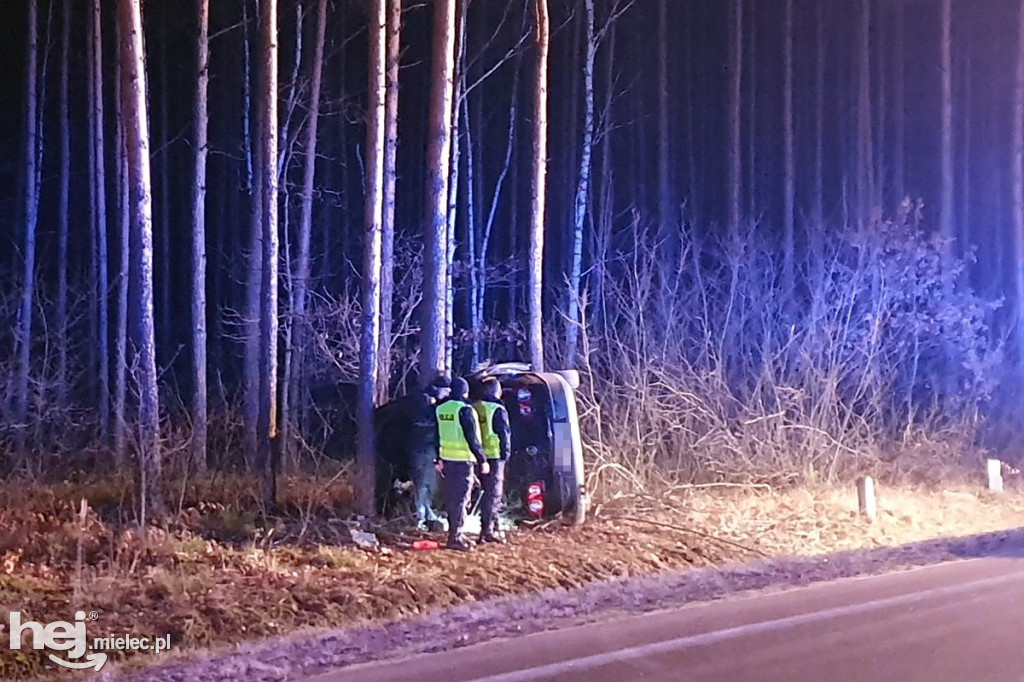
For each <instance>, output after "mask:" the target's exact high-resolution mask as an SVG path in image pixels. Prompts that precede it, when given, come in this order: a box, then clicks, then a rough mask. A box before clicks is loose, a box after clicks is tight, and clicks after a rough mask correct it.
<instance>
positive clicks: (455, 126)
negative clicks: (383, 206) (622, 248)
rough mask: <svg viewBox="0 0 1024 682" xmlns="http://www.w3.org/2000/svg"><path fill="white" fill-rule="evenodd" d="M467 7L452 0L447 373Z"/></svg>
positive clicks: (452, 325) (450, 361)
mask: <svg viewBox="0 0 1024 682" xmlns="http://www.w3.org/2000/svg"><path fill="white" fill-rule="evenodd" d="M468 9H469V2H468V0H456V6H455V11H456V17H457V19H456V29H455V41H454V43H455V47H454V49H453V51H454V54H455V55H456V57H455V60H454V64H455V66H454V69H453V72H452V85H453V93H452V109H451V119H450V121H451V123H450V125H451V129H450V133H449V137H450V138H451V145H450V152H449V153H450V161H449V164H448V172H449V177H448V219H447V224H446V226H445V261H444V282H445V284H444V320H445V322H444V339H445V344H444V371H445V372H446V373H448V374H449V375H450V374H451V372H452V365H453V361H454V353H455V250H456V246H457V243H456V235H455V228H456V223H457V218H458V207H459V171H460V168H461V165H460V163H459V160H460V158H461V157H460V153H461V149H462V145H461V144H460V143H461V140H462V137H461V134H460V129H459V110H460V104H459V103H460V102H462V98H463V89H464V88H465V85H466V77H465V72H464V70H463V65H464V63H465V61H466V44H465V41H463V40H461V37H462V36H463V35H465V32H466V14H467V11H468Z"/></svg>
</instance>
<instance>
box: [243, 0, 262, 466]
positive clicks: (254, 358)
mask: <svg viewBox="0 0 1024 682" xmlns="http://www.w3.org/2000/svg"><path fill="white" fill-rule="evenodd" d="M248 4H249V0H243V2H242V7H243V14H242V17H243V19H246V10H245V8H246V7H247V6H248ZM257 67H258V65H257V62H256V60H255V59H254V57H253V55H252V50H251V38H250V34H249V31H248V22H246V31H245V103H244V106H243V110H244V111H245V112H246V114H243V116H244V123H243V129H244V136H245V143H246V172H247V185H248V189H249V248H248V258H247V261H248V267H247V268H246V287H245V322H244V324H245V367H244V370H245V372H244V373H245V381H244V396H243V410H244V416H245V430H244V433H245V440H246V447H245V457H246V460H247V462H249V463H250V464H254V463H256V461H257V458H258V450H259V418H260V286H261V283H262V278H263V207H262V201H263V199H262V197H263V180H262V176H263V170H262V169H263V154H262V152H261V150H260V144H259V143H258V139H259V134H258V131H260V130H261V129H262V126H263V124H262V118H263V116H262V114H261V112H260V110H259V105H258V104H257V103H256V101H255V100H254V98H253V96H252V81H253V78H254V76H253V71H254V70H257ZM257 75H258V72H257ZM248 112H252V113H253V115H252V117H251V119H252V120H250V117H249V116H248ZM254 131H255V132H256V135H253V132H254ZM254 137H255V138H256V139H255V140H254V139H253V138H254Z"/></svg>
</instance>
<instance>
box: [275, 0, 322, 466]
mask: <svg viewBox="0 0 1024 682" xmlns="http://www.w3.org/2000/svg"><path fill="white" fill-rule="evenodd" d="M326 38H327V0H319V3H318V9H317V28H316V43H315V45H314V47H313V80H312V84H311V92H310V96H309V98H310V99H309V123H308V124H307V125H306V139H305V141H304V144H303V146H304V148H305V150H306V159H305V161H306V164H305V166H304V167H303V175H302V205H301V208H300V211H301V215H300V216H299V253H298V257H297V263H296V268H295V282H294V284H293V286H294V300H295V310H294V311H293V316H292V324H291V330H292V331H291V337H292V339H291V344H290V355H291V367H290V370H291V371H290V381H289V385H288V393H289V395H290V396H291V397H290V400H289V401H288V402H289V403H290V404H291V405H298V404H299V401H300V396H301V394H302V377H303V375H304V372H303V370H302V366H303V362H302V360H303V357H304V355H305V348H306V326H307V322H306V307H307V305H308V298H309V277H310V241H311V239H312V234H313V181H314V180H315V178H316V151H317V131H318V128H319V120H320V93H321V85H322V83H323V72H324V69H323V62H324V43H325V42H326ZM282 426H284V427H286V428H288V429H291V428H293V427H294V424H293V423H292V422H291V421H290V422H289V423H287V424H283V425H282ZM288 440H291V438H290V437H289V438H288ZM282 447H283V449H284V452H285V462H284V467H285V470H287V471H289V472H292V471H295V470H296V469H297V466H298V463H297V462H295V461H294V455H293V453H294V450H295V449H294V448H293V447H292V445H291V443H290V442H283V443H282Z"/></svg>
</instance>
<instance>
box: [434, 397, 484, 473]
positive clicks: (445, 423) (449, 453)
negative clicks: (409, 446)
mask: <svg viewBox="0 0 1024 682" xmlns="http://www.w3.org/2000/svg"><path fill="white" fill-rule="evenodd" d="M464 407H466V403H464V402H462V401H460V400H448V401H445V402H443V403H441V404H440V405H438V406H437V407H436V408H435V409H434V414H435V415H436V416H437V435H438V436H439V440H440V444H441V453H440V454H441V459H446V460H448V461H450V462H472V461H474V460H475V459H476V458H475V457H474V456H473V452H472V451H471V450H470V449H469V443H467V442H466V437H465V436H464V435H463V433H462V425H461V424H460V423H459V412H460V411H461V410H462V408H464Z"/></svg>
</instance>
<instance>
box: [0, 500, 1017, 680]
mask: <svg viewBox="0 0 1024 682" xmlns="http://www.w3.org/2000/svg"><path fill="white" fill-rule="evenodd" d="M11 488H13V486H12V487H11ZM73 493H74V494H72V493H70V492H69V493H68V494H66V495H56V494H54V493H53V492H52V491H51V492H47V489H36V490H32V491H26V490H19V491H17V494H16V499H15V493H14V492H12V489H9V488H4V487H2V486H0V614H4V615H0V625H4V622H3V620H2V619H3V618H5V616H6V614H5V613H4V612H10V611H20V612H22V613H23V617H24V619H26V620H28V619H31V620H34V621H37V622H43V623H45V622H53V621H58V620H67V619H69V617H70V616H72V615H73V614H74V612H75V611H76V610H80V609H81V610H85V611H87V612H90V611H95V612H97V614H98V619H97V623H96V624H95V625H93V626H90V627H93V628H95V629H96V632H97V633H104V632H108V631H110V632H122V631H125V632H126V633H129V634H132V635H134V636H154V635H156V636H162V635H166V634H170V635H171V642H172V647H171V648H172V651H173V652H174V653H172V654H169V655H163V654H162V655H161V661H162V662H164V663H166V662H168V661H170V660H173V657H175V656H183V655H187V654H189V653H190V652H196V651H199V650H203V649H219V648H223V647H228V646H231V645H236V644H241V643H245V642H252V641H258V640H271V639H273V638H277V637H281V636H284V635H289V634H292V633H295V632H298V631H302V630H306V629H309V628H327V627H337V626H338V624H342V623H343V624H346V625H348V626H357V625H359V624H373V623H388V622H398V621H401V620H403V619H406V618H408V617H410V616H416V615H425V614H430V613H436V612H439V611H440V610H442V609H446V608H449V607H456V606H459V605H462V604H473V603H478V602H483V601H485V600H491V599H493V598H496V597H504V596H517V597H518V596H525V595H530V594H534V593H537V592H541V591H544V590H551V589H576V588H581V587H584V586H587V585H592V584H597V583H600V582H602V581H607V580H612V579H618V578H636V577H642V576H653V575H661V574H665V573H669V572H673V571H679V570H683V569H691V568H702V567H713V566H720V565H723V564H733V565H738V564H746V563H749V562H751V561H758V560H761V557H762V555H769V556H772V557H779V556H805V557H806V556H815V555H821V554H824V553H827V552H833V551H838V550H856V549H864V548H868V549H871V548H876V547H884V546H893V547H895V546H904V545H907V543H912V542H917V541H922V540H929V539H932V538H936V537H958V536H965V535H971V534H974V533H981V532H989V531H998V530H1005V529H1010V528H1019V527H1024V495H1022V494H1021V493H1020V492H1017V491H1013V490H1008V491H1007V492H1006V493H1004V494H1002V495H994V494H991V493H988V492H987V491H984V490H980V489H979V490H975V489H971V488H966V487H963V488H957V489H938V490H934V489H933V490H924V489H908V490H888V489H884V490H881V491H879V497H878V517H877V518H876V519H874V520H873V521H872V520H868V519H865V518H864V517H861V516H860V515H858V513H857V500H856V495H855V493H854V491H853V489H852V488H851V489H850V490H846V489H845V488H844V489H819V490H792V491H787V492H777V491H771V490H738V491H710V490H690V491H686V492H684V493H680V494H675V495H673V494H665V495H662V496H660V497H658V498H647V499H638V500H620V501H617V502H614V503H607V504H605V505H604V506H603V507H602V508H601V510H600V513H597V514H596V515H593V516H592V518H591V520H589V521H588V522H587V523H586V524H584V525H583V526H580V527H570V526H564V525H562V524H560V523H557V522H555V523H549V522H544V523H538V524H535V525H533V526H532V527H528V526H526V525H523V526H521V527H520V529H519V530H518V531H516V532H513V533H510V534H509V544H507V545H484V546H480V547H477V548H476V549H475V551H473V552H470V553H460V552H451V551H447V550H446V549H444V548H443V542H444V536H443V534H438V533H426V532H422V531H416V530H415V529H413V528H412V527H411V526H412V525H413V524H410V523H408V522H407V523H406V524H405V525H404V526H402V525H401V524H394V525H393V526H389V525H386V524H385V525H380V526H378V525H374V526H372V527H366V526H365V525H364V524H349V523H348V522H345V521H344V520H341V519H337V518H331V517H330V516H324V517H322V518H305V519H297V520H295V521H291V522H287V523H285V522H279V523H278V525H277V526H275V527H274V528H273V529H272V530H274V529H277V528H279V530H275V532H273V533H268V532H264V531H262V530H261V527H260V526H259V522H258V519H255V518H254V517H250V516H247V515H245V514H244V513H242V512H240V511H238V510H236V509H234V508H231V507H229V506H227V505H224V504H221V503H215V502H203V503H201V504H196V505H195V506H193V507H189V508H187V509H184V510H183V511H182V512H181V513H180V514H179V515H178V516H177V517H176V518H175V519H173V520H172V521H171V522H169V523H166V524H164V525H163V526H161V527H155V526H153V527H149V528H147V529H146V531H145V533H142V532H140V530H139V529H138V527H137V526H131V527H125V526H122V525H118V524H117V523H116V516H115V515H114V514H113V513H112V512H111V511H109V510H102V511H103V513H102V514H101V513H99V512H98V511H97V507H99V506H100V505H99V504H93V505H92V506H90V507H89V508H88V509H87V510H86V514H85V515H84V516H83V515H82V514H81V509H80V504H79V502H80V499H81V495H80V491H79V490H75V491H73ZM5 495H6V496H7V497H6V498H5ZM358 526H362V527H358ZM254 527H255V529H253V528H254ZM229 528H232V529H233V528H237V529H238V530H237V531H235V530H231V531H230V532H229ZM364 528H365V530H364ZM353 529H354V530H355V531H356V532H357V533H365V534H366V535H367V536H372V537H373V538H374V539H375V540H376V542H377V546H378V547H379V548H380V551H365V550H363V549H360V547H359V540H357V539H356V538H357V537H358V538H360V539H362V540H365V541H366V542H370V540H369V538H368V537H366V538H364V537H363V536H362V535H357V534H356V533H353V532H352V530H353ZM245 538H248V539H245ZM418 542H420V543H426V544H421V545H418V546H420V547H432V546H433V544H430V543H437V544H439V548H438V549H437V550H435V551H416V550H415V549H414V547H413V544H414V543H418ZM406 544H407V545H408V547H405V546H404V545H406ZM384 550H391V551H388V552H385V551H384ZM123 662H128V663H130V664H131V666H137V665H151V664H155V663H157V661H155V660H154V659H153V658H152V656H150V655H146V654H144V653H139V654H129V653H126V652H122V653H114V654H113V655H112V656H111V663H109V664H108V665H111V667H112V668H116V667H117V666H115V665H112V664H119V663H123ZM60 672H61V671H58V670H57V669H56V666H54V665H53V664H52V663H50V662H49V661H48V660H47V659H46V657H45V652H43V651H40V650H33V649H29V650H21V651H3V652H0V679H5V680H7V679H11V680H16V679H27V678H30V677H34V676H37V675H40V674H46V673H53V675H54V676H59V673H60ZM106 672H107V671H106V669H105V670H104V673H106Z"/></svg>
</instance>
